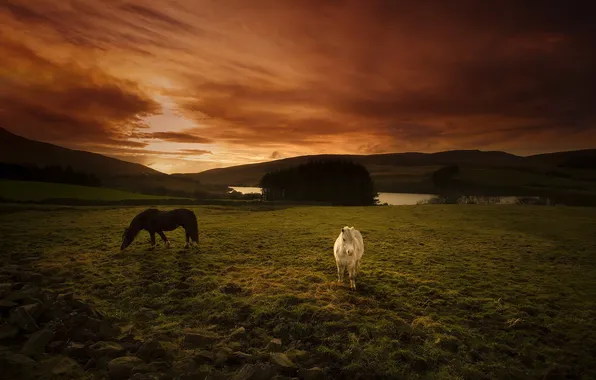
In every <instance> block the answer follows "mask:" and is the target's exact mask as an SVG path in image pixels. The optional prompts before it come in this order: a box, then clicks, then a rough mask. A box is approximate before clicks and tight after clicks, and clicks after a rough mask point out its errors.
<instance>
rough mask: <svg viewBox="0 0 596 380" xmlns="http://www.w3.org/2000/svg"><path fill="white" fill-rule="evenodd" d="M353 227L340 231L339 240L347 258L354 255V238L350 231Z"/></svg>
mask: <svg viewBox="0 0 596 380" xmlns="http://www.w3.org/2000/svg"><path fill="white" fill-rule="evenodd" d="M353 229H354V227H348V226H345V227H344V228H342V229H341V238H342V244H343V247H344V250H345V251H346V254H347V255H348V256H352V255H353V254H354V237H353V235H352V230H353Z"/></svg>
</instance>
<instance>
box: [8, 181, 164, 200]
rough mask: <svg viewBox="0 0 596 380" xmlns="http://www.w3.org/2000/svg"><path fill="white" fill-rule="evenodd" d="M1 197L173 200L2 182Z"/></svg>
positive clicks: (56, 185) (100, 189)
mask: <svg viewBox="0 0 596 380" xmlns="http://www.w3.org/2000/svg"><path fill="white" fill-rule="evenodd" d="M0 197H2V198H4V199H8V200H12V201H42V200H45V199H82V200H99V201H120V200H128V199H172V198H175V197H164V196H159V195H146V194H139V193H132V192H129V191H122V190H116V189H107V188H103V187H90V186H78V185H69V184H62V183H49V182H30V181H4V180H2V181H0Z"/></svg>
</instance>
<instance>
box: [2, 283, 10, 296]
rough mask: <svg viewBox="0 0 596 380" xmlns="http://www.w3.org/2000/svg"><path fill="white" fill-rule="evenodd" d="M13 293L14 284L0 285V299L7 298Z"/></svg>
mask: <svg viewBox="0 0 596 380" xmlns="http://www.w3.org/2000/svg"><path fill="white" fill-rule="evenodd" d="M11 291H12V283H3V284H0V298H4V297H6V296H7V295H8V294H9V293H10V292H11Z"/></svg>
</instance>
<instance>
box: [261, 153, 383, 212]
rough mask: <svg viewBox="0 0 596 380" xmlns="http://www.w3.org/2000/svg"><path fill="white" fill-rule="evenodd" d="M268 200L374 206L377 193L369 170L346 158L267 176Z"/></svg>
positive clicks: (264, 180) (264, 185)
mask: <svg viewBox="0 0 596 380" xmlns="http://www.w3.org/2000/svg"><path fill="white" fill-rule="evenodd" d="M259 185H260V187H261V188H263V196H264V198H265V200H269V201H271V200H290V201H315V202H330V203H332V204H337V205H374V204H376V202H377V200H376V199H375V198H376V197H377V193H376V191H375V189H374V184H373V181H372V179H371V177H370V173H369V172H368V170H367V169H366V168H365V167H364V166H362V165H360V164H356V163H353V162H350V161H344V160H317V161H310V162H307V163H305V164H301V165H298V166H295V167H290V168H286V169H279V170H277V171H273V172H269V173H266V174H265V175H263V177H262V178H261V181H260V184H259Z"/></svg>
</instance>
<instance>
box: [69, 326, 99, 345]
mask: <svg viewBox="0 0 596 380" xmlns="http://www.w3.org/2000/svg"><path fill="white" fill-rule="evenodd" d="M67 335H68V337H69V338H70V339H71V340H74V341H75V342H86V341H88V340H97V336H96V335H95V334H93V332H91V331H89V330H88V329H86V328H84V327H74V328H72V329H70V330H68V332H67Z"/></svg>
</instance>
